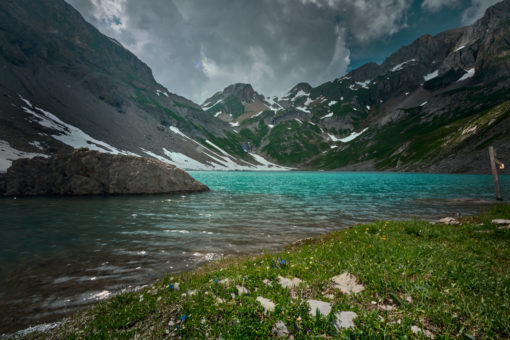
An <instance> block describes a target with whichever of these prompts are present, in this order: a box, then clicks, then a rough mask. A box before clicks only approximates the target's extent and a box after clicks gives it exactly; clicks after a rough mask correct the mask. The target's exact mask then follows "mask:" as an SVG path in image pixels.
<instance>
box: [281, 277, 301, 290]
mask: <svg viewBox="0 0 510 340" xmlns="http://www.w3.org/2000/svg"><path fill="white" fill-rule="evenodd" d="M301 282H303V281H302V280H300V279H298V278H297V277H293V278H292V279H288V278H286V277H283V276H278V283H279V284H280V286H282V287H283V288H294V287H297V286H299V285H300V284H301Z"/></svg>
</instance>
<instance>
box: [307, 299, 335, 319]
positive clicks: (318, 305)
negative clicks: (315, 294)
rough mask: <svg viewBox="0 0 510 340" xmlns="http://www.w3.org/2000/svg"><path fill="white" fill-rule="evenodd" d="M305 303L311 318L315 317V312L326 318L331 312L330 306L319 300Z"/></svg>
mask: <svg viewBox="0 0 510 340" xmlns="http://www.w3.org/2000/svg"><path fill="white" fill-rule="evenodd" d="M306 302H307V303H308V305H309V306H310V315H311V316H316V315H317V311H318V312H319V313H320V314H321V315H323V316H328V315H329V313H330V312H331V304H330V303H329V302H324V301H319V300H306Z"/></svg>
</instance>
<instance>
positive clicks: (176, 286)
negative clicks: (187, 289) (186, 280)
mask: <svg viewBox="0 0 510 340" xmlns="http://www.w3.org/2000/svg"><path fill="white" fill-rule="evenodd" d="M174 289H175V290H179V289H181V284H180V283H179V282H175V283H174Z"/></svg>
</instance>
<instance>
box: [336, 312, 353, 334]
mask: <svg viewBox="0 0 510 340" xmlns="http://www.w3.org/2000/svg"><path fill="white" fill-rule="evenodd" d="M357 317H358V314H356V313H354V312H338V313H335V322H334V323H333V326H335V328H336V330H337V331H340V330H342V329H343V328H351V327H354V319H356V318H357Z"/></svg>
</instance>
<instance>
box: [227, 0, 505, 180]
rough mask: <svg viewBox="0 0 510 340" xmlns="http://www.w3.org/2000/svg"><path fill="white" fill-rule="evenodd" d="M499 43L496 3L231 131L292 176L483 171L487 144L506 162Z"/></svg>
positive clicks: (501, 27) (306, 88) (501, 16)
mask: <svg viewBox="0 0 510 340" xmlns="http://www.w3.org/2000/svg"><path fill="white" fill-rule="evenodd" d="M509 36H510V2H508V1H503V2H501V3H498V4H496V5H495V6H493V7H491V8H489V9H488V10H487V12H486V14H485V15H484V17H483V18H482V19H480V20H479V21H478V22H476V23H475V24H474V25H472V26H469V27H464V28H459V29H454V30H450V31H447V32H443V33H440V34H438V35H436V36H430V35H425V36H423V37H421V38H419V39H417V40H416V41H415V42H413V43H412V44H410V45H409V46H404V47H402V48H401V49H400V50H399V51H397V52H396V53H394V54H393V55H391V56H389V57H388V58H387V59H386V60H384V62H383V63H382V64H381V65H378V64H375V63H369V64H366V65H364V66H362V67H360V68H358V69H355V70H353V71H351V72H350V73H348V74H347V75H345V76H343V77H341V78H337V79H335V80H332V81H330V82H326V83H324V84H321V85H319V86H317V87H312V86H310V85H309V84H306V83H300V84H297V85H296V86H295V87H294V88H292V89H291V90H290V91H289V92H288V94H287V95H286V96H284V97H282V98H276V97H275V98H272V99H268V98H266V106H267V107H268V110H267V111H264V112H262V113H261V114H259V115H257V116H252V117H250V118H249V119H246V120H243V121H241V122H240V126H238V127H234V128H235V129H236V130H237V131H238V132H239V134H240V135H241V136H242V137H243V139H244V142H245V143H249V144H250V145H252V147H253V148H254V149H255V150H257V151H258V152H261V153H262V154H264V155H265V156H267V157H269V158H270V159H272V160H274V161H276V162H279V163H281V164H285V165H290V166H297V167H301V168H311V169H354V168H356V169H364V170H386V169H389V170H399V171H438V172H488V171H489V168H488V157H487V150H486V147H487V146H488V145H491V144H492V145H494V146H495V147H496V149H499V154H500V157H501V158H503V159H510V118H509V115H510V110H509V106H508V103H509V102H510V59H509V58H510V39H508V37H509ZM489 117H490V118H489ZM505 171H507V170H505Z"/></svg>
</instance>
